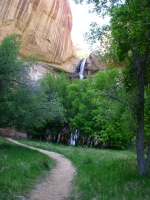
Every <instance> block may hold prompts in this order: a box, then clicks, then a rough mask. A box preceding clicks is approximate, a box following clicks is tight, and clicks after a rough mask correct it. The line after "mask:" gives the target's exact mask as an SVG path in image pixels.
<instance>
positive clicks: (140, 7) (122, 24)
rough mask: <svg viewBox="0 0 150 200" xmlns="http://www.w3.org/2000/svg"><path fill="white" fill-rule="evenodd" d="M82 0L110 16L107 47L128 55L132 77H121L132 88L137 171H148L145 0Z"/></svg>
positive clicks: (120, 55) (149, 39)
mask: <svg viewBox="0 0 150 200" xmlns="http://www.w3.org/2000/svg"><path fill="white" fill-rule="evenodd" d="M80 2H81V1H80ZM86 2H87V3H94V5H95V6H94V9H95V11H96V12H97V13H98V12H100V11H103V13H106V12H107V14H109V15H110V16H111V21H110V31H111V36H112V41H111V47H112V49H114V52H115V53H116V56H117V57H118V59H119V60H121V61H127V59H128V63H127V68H128V70H127V71H128V72H129V71H132V74H133V75H134V76H133V77H134V81H133V78H132V77H131V76H130V74H129V73H125V78H127V77H128V80H130V82H129V83H127V84H128V89H129V88H130V90H132V94H133V97H132V99H134V103H133V102H131V103H132V108H133V110H134V112H135V115H136V121H137V134H136V147H137V161H138V171H139V174H145V173H146V172H147V171H148V166H149V161H150V142H149V141H147V142H145V132H144V121H145V120H144V113H145V100H146V98H145V87H148V86H149V69H150V68H149V57H150V55H149V52H150V45H149V42H150V37H149V27H150V15H149V9H150V4H149V0H143V1H139V0H125V1H123V2H122V1H118V0H114V1H110V0H108V1H107V0H106V1H104V0H91V1H90V0H88V1H86ZM129 69H130V70H129ZM128 94H129V93H128ZM145 144H146V145H147V149H148V151H147V154H146V157H145V154H144V148H145Z"/></svg>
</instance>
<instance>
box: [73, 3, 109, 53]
mask: <svg viewBox="0 0 150 200" xmlns="http://www.w3.org/2000/svg"><path fill="white" fill-rule="evenodd" d="M69 2H70V6H71V11H72V16H73V27H72V40H73V43H75V44H78V45H79V46H81V47H82V48H85V49H88V44H87V43H86V42H85V41H84V38H83V34H84V33H85V32H88V30H89V25H90V23H91V22H97V23H99V24H104V23H107V22H108V21H109V20H108V18H107V19H105V20H104V19H102V18H99V17H98V16H97V15H96V14H90V13H88V5H86V4H83V5H81V4H78V5H77V4H75V3H74V1H73V0H69Z"/></svg>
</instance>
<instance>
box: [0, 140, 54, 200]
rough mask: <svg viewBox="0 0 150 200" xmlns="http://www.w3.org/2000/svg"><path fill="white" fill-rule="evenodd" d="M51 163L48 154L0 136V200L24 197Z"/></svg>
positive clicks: (48, 168)
mask: <svg viewBox="0 0 150 200" xmlns="http://www.w3.org/2000/svg"><path fill="white" fill-rule="evenodd" d="M53 164H54V163H53V161H52V160H51V159H50V158H49V157H48V156H46V155H44V154H42V153H40V152H37V151H35V150H30V149H27V148H25V147H21V146H18V145H16V144H13V143H11V142H9V141H8V140H6V139H5V138H2V137H0V200H14V199H15V200H16V199H20V198H21V197H19V196H22V199H23V197H24V198H26V197H27V196H28V194H29V192H30V191H31V190H32V189H33V187H34V186H35V185H36V183H37V182H38V181H39V180H41V179H43V178H44V177H45V176H46V173H47V172H48V171H49V170H50V169H51V167H52V166H53Z"/></svg>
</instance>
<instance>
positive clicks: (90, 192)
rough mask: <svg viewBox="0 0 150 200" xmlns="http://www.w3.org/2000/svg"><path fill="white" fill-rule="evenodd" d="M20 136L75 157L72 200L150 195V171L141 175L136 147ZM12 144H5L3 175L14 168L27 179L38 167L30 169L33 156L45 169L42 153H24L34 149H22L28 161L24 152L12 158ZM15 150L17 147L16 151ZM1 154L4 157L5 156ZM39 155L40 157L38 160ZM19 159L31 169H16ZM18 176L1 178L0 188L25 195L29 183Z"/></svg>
mask: <svg viewBox="0 0 150 200" xmlns="http://www.w3.org/2000/svg"><path fill="white" fill-rule="evenodd" d="M18 140H19V142H22V143H25V144H28V145H31V146H34V147H38V148H41V149H46V150H50V151H54V152H57V153H61V154H63V155H65V156H66V157H67V158H68V159H70V160H71V161H72V163H73V165H74V166H75V167H76V170H77V174H76V175H75V178H74V181H73V183H72V192H71V197H70V200H149V199H150V175H149V174H147V175H145V176H139V175H138V172H137V162H136V154H135V152H134V150H128V151H115V150H102V149H93V148H87V147H74V146H65V145H60V144H59V145H58V144H52V143H46V142H40V141H30V140H22V139H18ZM12 146H13V145H12ZM9 148H10V149H12V147H11V145H10V144H9V145H7V148H6V147H5V148H4V151H3V150H2V156H3V160H4V161H5V160H6V161H7V163H8V165H3V167H1V174H0V176H1V177H2V176H3V177H4V172H6V174H9V173H10V171H11V170H12V168H14V176H15V177H19V179H20V178H21V179H22V181H23V182H24V181H25V180H26V179H28V177H30V176H31V175H32V173H33V171H34V170H33V169H34V167H37V166H34V164H33V166H34V167H33V169H32V171H30V170H29V169H28V167H29V165H31V163H32V162H33V160H36V162H39V163H41V164H39V165H41V166H42V170H43V169H45V167H44V166H45V165H43V161H42V158H41V154H39V153H38V152H34V156H33V157H34V159H32V158H30V159H29V158H28V156H24V154H27V155H29V154H30V153H31V150H27V149H26V150H25V149H23V150H22V151H23V152H24V153H23V157H25V161H26V162H25V161H21V160H20V159H22V156H21V155H18V154H17V155H16V156H14V157H16V160H17V161H15V163H14V157H13V159H11V156H10V155H9V154H8V153H9V151H8V150H9ZM13 148H15V149H16V150H17V152H18V151H20V150H19V149H20V148H21V147H16V146H15V147H13ZM16 150H14V151H15V152H16ZM27 152H28V153H27ZM29 152H30V153H29ZM12 154H13V153H12ZM0 158H1V159H2V157H0ZM38 159H39V161H37V160H38ZM46 159H47V157H46ZM4 161H3V162H4ZM6 161H5V162H6ZM24 162H25V163H24ZM16 163H18V165H19V168H20V169H22V166H23V168H27V169H28V170H25V169H23V170H21V172H20V174H19V171H18V170H19V169H17V170H15V168H16ZM0 165H1V162H0ZM7 167H8V168H7ZM5 168H6V169H5ZM2 169H3V171H2ZM24 170H25V171H24ZM23 171H24V172H23ZM35 171H37V169H35ZM10 174H11V173H10ZM39 174H40V173H38V175H39ZM8 179H9V180H8ZM19 179H17V180H16V178H15V179H14V178H10V177H9V178H7V176H5V177H4V178H2V181H3V182H2V181H1V185H0V191H5V193H6V192H7V193H8V194H9V195H11V194H10V192H9V191H8V190H7V187H8V188H10V190H11V191H13V192H14V193H15V194H17V195H22V194H23V195H25V194H26V193H27V184H25V183H22V184H21V183H20V182H19V181H20V180H19ZM24 179H25V180H24ZM33 182H34V178H33ZM20 184H21V185H20ZM16 185H17V187H16ZM1 187H3V190H1ZM29 189H31V187H29ZM0 197H1V194H0ZM0 199H2V198H0ZM3 199H7V198H3ZM9 199H13V198H9Z"/></svg>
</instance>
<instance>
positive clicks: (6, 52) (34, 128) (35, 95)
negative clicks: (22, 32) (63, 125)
mask: <svg viewBox="0 0 150 200" xmlns="http://www.w3.org/2000/svg"><path fill="white" fill-rule="evenodd" d="M19 48H20V40H19V36H18V35H10V36H7V37H6V38H4V40H3V41H2V43H1V45H0V87H1V88H0V127H14V128H16V129H17V130H21V131H26V132H27V133H28V134H30V135H38V134H41V135H44V133H45V131H46V128H45V124H46V123H47V121H48V122H50V121H51V122H55V121H56V120H57V121H61V122H63V120H64V109H63V107H62V105H61V103H60V101H59V100H58V99H57V98H56V97H55V96H53V97H52V98H51V99H48V96H47V95H45V93H44V92H43V91H42V89H41V88H40V87H39V85H40V84H39V83H38V82H35V81H33V80H31V78H30V76H29V71H30V69H31V67H32V63H31V59H30V62H27V61H24V60H21V59H18V54H19ZM27 60H29V59H27Z"/></svg>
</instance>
